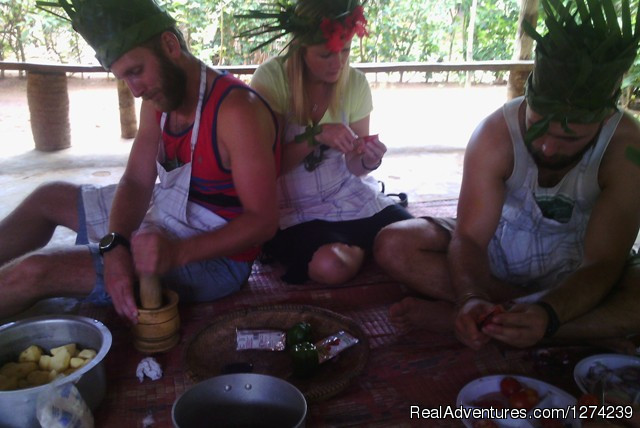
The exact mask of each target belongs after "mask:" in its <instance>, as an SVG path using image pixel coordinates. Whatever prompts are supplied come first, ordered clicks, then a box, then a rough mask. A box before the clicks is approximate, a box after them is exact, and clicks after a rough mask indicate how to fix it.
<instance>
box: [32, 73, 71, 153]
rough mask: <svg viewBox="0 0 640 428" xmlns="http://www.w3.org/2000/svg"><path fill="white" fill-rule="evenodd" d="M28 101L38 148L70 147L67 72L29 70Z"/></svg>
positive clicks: (55, 148) (57, 148)
mask: <svg viewBox="0 0 640 428" xmlns="http://www.w3.org/2000/svg"><path fill="white" fill-rule="evenodd" d="M27 102H28V104H29V112H30V115H31V132H32V134H33V140H34V142H35V144H36V149H37V150H42V151H45V152H51V151H54V150H60V149H66V148H67V147H69V146H71V126H70V125H69V93H68V92H67V73H65V72H36V71H29V72H28V73H27Z"/></svg>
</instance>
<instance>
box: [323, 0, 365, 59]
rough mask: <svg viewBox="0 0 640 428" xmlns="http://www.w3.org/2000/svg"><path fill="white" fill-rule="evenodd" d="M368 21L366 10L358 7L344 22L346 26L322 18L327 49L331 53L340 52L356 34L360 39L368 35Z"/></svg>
mask: <svg viewBox="0 0 640 428" xmlns="http://www.w3.org/2000/svg"><path fill="white" fill-rule="evenodd" d="M366 25H367V20H366V19H365V18H364V9H363V8H362V6H357V7H356V8H355V9H353V12H351V14H350V15H349V16H347V17H346V18H345V20H344V25H343V24H341V23H340V22H338V21H336V20H331V19H329V18H322V21H321V22H320V31H322V37H324V39H325V40H326V43H325V47H326V48H327V49H329V51H331V52H339V51H340V50H341V49H342V47H343V46H344V44H345V43H347V42H348V41H349V40H351V38H352V37H353V35H354V34H357V35H358V37H361V38H362V37H363V36H366V35H368V34H369V33H368V32H367V28H366Z"/></svg>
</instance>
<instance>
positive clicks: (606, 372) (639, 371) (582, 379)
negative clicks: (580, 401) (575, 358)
mask: <svg viewBox="0 0 640 428" xmlns="http://www.w3.org/2000/svg"><path fill="white" fill-rule="evenodd" d="M625 368H630V369H631V370H632V371H631V372H629V373H627V374H629V375H634V379H629V378H627V379H626V380H624V379H621V378H618V377H616V375H617V374H620V373H621V370H622V369H625ZM610 375H613V376H610ZM639 377H640V358H639V357H635V356H633V355H622V354H599V355H593V356H591V357H587V358H585V359H583V360H580V361H579V362H578V364H576V367H575V368H574V369H573V378H574V379H575V381H576V384H578V387H579V388H580V390H581V391H582V392H584V393H588V392H593V391H592V390H593V386H594V384H595V382H596V381H597V380H598V379H600V378H604V379H605V390H606V391H607V393H613V391H611V390H612V389H617V388H616V385H622V389H624V391H619V392H620V393H623V394H625V398H626V396H631V395H634V396H635V395H638V394H640V387H638V385H640V381H639ZM627 387H628V388H627ZM621 398H622V397H621Z"/></svg>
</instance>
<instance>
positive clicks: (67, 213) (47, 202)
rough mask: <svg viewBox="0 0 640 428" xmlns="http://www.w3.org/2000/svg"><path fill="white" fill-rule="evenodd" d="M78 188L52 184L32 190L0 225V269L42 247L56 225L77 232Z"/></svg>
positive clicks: (65, 184) (60, 183)
mask: <svg viewBox="0 0 640 428" xmlns="http://www.w3.org/2000/svg"><path fill="white" fill-rule="evenodd" d="M78 192H79V188H78V186H76V185H74V184H70V183H63V182H52V183H48V184H44V185H42V186H40V187H38V188H37V189H35V190H34V191H33V192H32V193H31V194H30V195H29V196H27V197H26V198H25V200H24V201H22V202H21V203H20V205H18V207H17V208H16V209H15V210H13V211H12V212H11V213H10V214H9V215H8V216H7V217H6V218H5V219H4V220H2V221H1V222H0V266H1V265H3V264H5V263H7V262H8V261H10V260H12V259H14V258H16V257H19V256H21V255H23V254H26V253H28V252H30V251H33V250H36V249H38V248H41V247H43V246H45V245H46V244H47V243H48V242H49V240H50V239H51V236H52V235H53V232H54V231H55V229H56V227H57V226H58V225H61V226H65V227H68V228H69V229H72V230H75V231H77V230H78V206H77V205H78Z"/></svg>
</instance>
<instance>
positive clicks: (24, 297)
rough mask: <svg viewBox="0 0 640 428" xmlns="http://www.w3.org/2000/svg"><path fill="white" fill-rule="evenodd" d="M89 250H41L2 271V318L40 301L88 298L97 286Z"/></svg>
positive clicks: (6, 266)
mask: <svg viewBox="0 0 640 428" xmlns="http://www.w3.org/2000/svg"><path fill="white" fill-rule="evenodd" d="M95 275H96V274H95V269H94V267H93V260H92V258H91V254H90V253H89V251H88V249H87V247H85V246H77V247H68V248H66V249H64V250H59V249H58V250H51V249H48V250H41V251H39V252H37V253H30V254H27V255H25V256H22V257H20V258H17V259H15V260H13V261H11V262H9V263H7V264H6V265H4V266H2V267H1V268H0V296H1V297H0V318H4V317H7V316H10V315H13V314H15V313H18V312H20V311H22V310H24V309H26V308H28V307H29V306H31V305H32V304H33V303H35V302H36V301H38V300H39V299H43V298H46V297H52V296H86V295H87V294H89V293H90V292H91V290H92V289H93V286H94V283H95Z"/></svg>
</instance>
